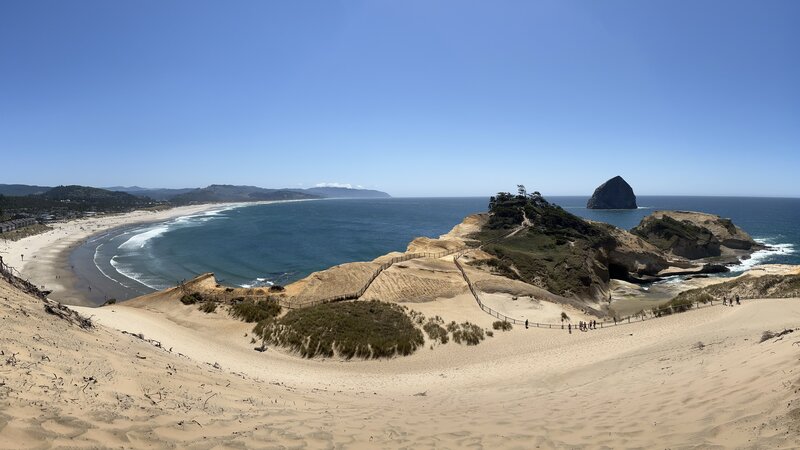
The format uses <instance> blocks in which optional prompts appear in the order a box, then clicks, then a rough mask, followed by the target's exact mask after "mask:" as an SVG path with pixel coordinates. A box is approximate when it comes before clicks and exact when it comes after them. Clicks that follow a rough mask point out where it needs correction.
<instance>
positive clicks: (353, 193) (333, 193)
mask: <svg viewBox="0 0 800 450" xmlns="http://www.w3.org/2000/svg"><path fill="white" fill-rule="evenodd" d="M303 192H307V193H309V194H313V195H318V196H320V197H325V198H390V197H391V195H389V194H387V193H386V192H382V191H376V190H373V189H353V188H345V187H313V188H308V189H303Z"/></svg>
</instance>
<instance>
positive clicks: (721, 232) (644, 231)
mask: <svg viewBox="0 0 800 450" xmlns="http://www.w3.org/2000/svg"><path fill="white" fill-rule="evenodd" d="M631 233H633V234H635V235H637V236H639V237H641V238H642V239H644V240H646V241H648V242H649V243H651V244H653V245H654V246H656V247H658V248H659V249H661V250H662V251H664V252H667V253H671V254H673V255H676V256H681V257H684V258H687V259H703V258H713V257H719V256H741V255H742V254H749V253H751V252H753V251H756V250H760V249H763V248H765V246H764V245H762V244H759V243H758V242H756V241H755V240H753V238H752V237H750V235H749V234H747V233H746V232H745V231H744V230H742V229H741V228H739V227H737V226H736V225H734V224H733V222H732V221H731V220H730V219H723V218H721V217H720V216H717V215H714V214H706V213H699V212H690V211H656V212H654V213H653V214H650V215H649V216H647V217H645V218H644V219H642V221H641V223H639V225H637V226H636V227H635V228H633V229H632V230H631Z"/></svg>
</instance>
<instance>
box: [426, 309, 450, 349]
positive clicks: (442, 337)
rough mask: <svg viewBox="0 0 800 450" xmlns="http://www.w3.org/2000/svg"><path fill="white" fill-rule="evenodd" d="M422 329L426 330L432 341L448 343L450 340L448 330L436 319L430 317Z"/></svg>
mask: <svg viewBox="0 0 800 450" xmlns="http://www.w3.org/2000/svg"><path fill="white" fill-rule="evenodd" d="M437 317H438V316H437ZM422 329H423V330H425V333H426V334H427V335H428V338H430V339H431V340H432V341H438V342H439V343H441V344H447V343H448V342H449V341H450V337H449V336H448V335H447V330H446V329H445V328H444V327H443V326H441V325H440V323H439V322H438V321H437V320H435V319H428V322H427V323H425V325H423V326H422Z"/></svg>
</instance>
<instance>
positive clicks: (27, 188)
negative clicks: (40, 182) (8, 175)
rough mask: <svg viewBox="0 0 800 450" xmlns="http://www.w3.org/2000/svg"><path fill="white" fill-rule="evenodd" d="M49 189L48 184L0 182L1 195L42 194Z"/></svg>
mask: <svg viewBox="0 0 800 450" xmlns="http://www.w3.org/2000/svg"><path fill="white" fill-rule="evenodd" d="M49 189H52V188H51V187H48V186H33V185H28V184H0V195H5V196H8V197H22V196H25V195H35V194H42V193H44V192H46V191H48V190H49Z"/></svg>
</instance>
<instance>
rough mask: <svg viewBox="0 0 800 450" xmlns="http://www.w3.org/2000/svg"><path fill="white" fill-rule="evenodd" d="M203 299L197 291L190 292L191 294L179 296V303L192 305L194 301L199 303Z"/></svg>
mask: <svg viewBox="0 0 800 450" xmlns="http://www.w3.org/2000/svg"><path fill="white" fill-rule="evenodd" d="M203 301H205V299H204V298H203V295H202V294H200V293H199V292H192V293H191V294H185V295H184V296H183V297H181V303H183V304H184V305H194V304H195V303H200V302H203Z"/></svg>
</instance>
